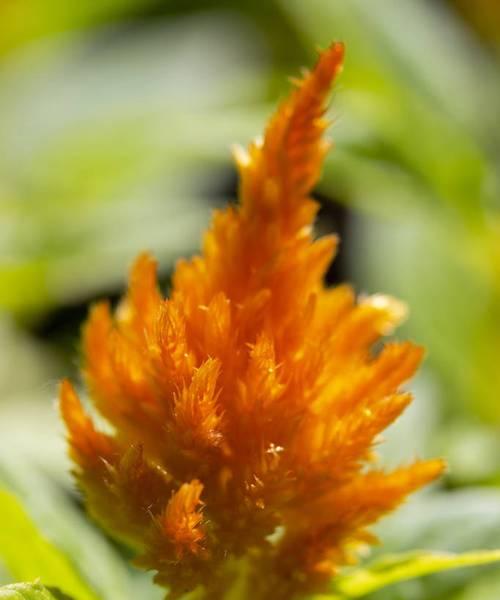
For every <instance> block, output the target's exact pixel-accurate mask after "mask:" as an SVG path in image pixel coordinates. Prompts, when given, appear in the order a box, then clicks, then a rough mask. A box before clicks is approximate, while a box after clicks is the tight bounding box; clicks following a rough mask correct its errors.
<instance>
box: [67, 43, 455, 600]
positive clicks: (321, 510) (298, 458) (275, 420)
mask: <svg viewBox="0 0 500 600" xmlns="http://www.w3.org/2000/svg"><path fill="white" fill-rule="evenodd" d="M342 57H343V47H342V45H341V44H333V45H332V46H331V47H330V48H328V49H327V50H326V51H325V52H323V53H322V54H321V55H320V57H319V60H318V62H317V64H316V66H315V68H314V69H313V71H312V72H311V73H308V74H306V75H305V76H304V78H303V79H302V80H301V81H298V82H296V88H295V89H294V91H293V92H292V94H291V96H290V97H289V98H288V99H287V100H286V101H285V102H284V103H283V104H282V105H281V107H280V108H279V110H278V111H277V113H276V114H275V116H274V117H273V118H272V119H271V121H270V123H269V125H268V127H267V130H266V132H265V135H264V138H263V140H261V141H257V142H254V143H252V144H251V145H250V147H249V148H248V150H247V151H244V150H241V149H238V150H237V151H236V153H235V154H236V161H237V164H238V168H239V172H240V177H241V184H240V202H239V205H238V206H230V207H228V208H226V210H223V211H218V212H216V213H215V215H214V217H213V221H212V224H211V227H210V229H209V230H208V232H207V233H206V234H205V237H204V242H203V252H202V254H201V256H197V257H195V258H193V259H192V260H190V261H184V260H183V261H180V262H179V263H178V265H177V268H176V271H175V274H174V276H173V285H172V293H171V297H170V298H169V299H165V298H163V296H162V295H161V293H160V291H159V289H158V286H157V280H156V263H155V261H154V260H153V259H152V258H151V257H150V256H149V255H147V254H143V255H141V256H140V257H139V258H138V259H137V261H136V262H135V265H134V266H133V268H132V272H131V276H130V285H129V290H128V293H127V295H126V297H125V299H124V300H123V301H122V303H121V304H120V305H119V307H118V309H117V311H116V312H115V314H114V315H112V314H111V311H110V308H109V305H108V304H107V303H100V304H97V305H96V306H94V307H93V309H92V312H91V315H90V318H89V320H88V322H87V324H86V325H85V329H84V340H83V352H84V359H85V363H84V376H85V380H86V383H87V386H88V389H89V392H90V396H91V398H92V400H93V402H94V404H95V407H96V409H97V410H98V411H99V412H100V413H101V415H102V416H103V417H104V418H105V419H106V420H107V421H108V422H109V423H110V424H111V425H112V431H113V432H112V433H104V432H102V431H99V430H98V429H97V428H96V427H95V425H94V423H93V421H92V419H91V418H90V417H89V416H88V415H87V414H86V413H85V412H84V410H83V408H82V405H81V403H80V401H79V400H78V398H77V396H76V394H75V392H74V390H73V388H72V387H71V385H70V383H68V382H67V381H65V382H63V384H62V386H61V410H62V415H63V417H64V420H65V422H66V426H67V428H68V437H69V444H70V449H71V456H72V459H73V461H74V462H75V464H76V469H75V474H76V478H77V480H78V483H79V486H80V487H81V489H82V490H83V493H84V494H85V499H86V503H87V506H88V510H89V511H90V513H91V515H92V516H93V517H94V518H95V519H96V520H97V521H98V522H99V523H101V524H102V526H103V527H104V528H106V529H107V530H109V531H110V532H111V533H113V534H114V535H116V536H117V537H118V538H120V539H122V540H125V541H127V542H129V543H131V544H132V545H133V546H134V547H135V548H136V549H137V553H138V559H137V564H139V565H141V566H142V567H144V568H147V569H153V570H155V571H156V572H157V575H156V581H157V582H158V583H160V584H162V585H165V586H168V587H169V588H170V590H171V593H172V595H173V596H174V597H175V596H179V595H181V594H182V593H183V592H185V591H188V590H191V589H193V588H195V587H196V586H203V589H204V590H205V595H206V596H205V597H209V598H222V597H223V595H224V590H227V589H228V587H229V586H230V585H231V584H232V583H233V582H234V579H235V577H236V575H235V573H238V572H239V573H244V574H245V578H246V582H247V585H250V586H251V587H249V588H248V589H250V590H251V594H250V595H251V597H252V598H254V599H267V598H273V600H279V599H289V598H293V597H296V596H300V594H302V593H307V592H310V591H316V590H319V591H321V590H322V589H323V587H324V585H325V582H327V581H328V579H329V578H330V577H331V576H332V574H334V573H335V571H336V569H337V567H338V566H339V565H342V564H345V563H348V562H350V561H352V560H353V558H354V556H355V551H356V548H357V547H358V546H359V545H361V544H366V543H373V542H374V541H375V539H374V536H373V535H372V534H371V533H369V531H368V530H367V526H369V525H370V524H372V523H374V522H375V521H377V520H378V519H379V517H381V516H382V515H384V514H385V513H387V512H389V511H391V510H393V509H394V508H395V507H396V506H397V505H398V504H399V503H400V502H401V501H402V500H403V499H404V498H405V497H406V496H407V495H408V494H409V493H410V492H412V491H414V490H416V489H417V488H419V487H421V486H422V485H424V484H426V483H428V482H430V481H431V480H433V479H434V478H435V477H437V476H438V475H439V474H440V473H441V471H442V469H443V464H442V462H441V461H439V460H431V461H418V462H415V463H413V464H411V465H409V466H403V467H401V468H399V469H396V470H395V471H392V472H385V471H383V470H381V469H379V468H378V467H377V466H376V465H375V462H374V453H373V445H374V442H375V440H376V438H377V436H378V434H379V433H380V432H381V431H382V430H383V429H385V428H386V427H387V426H388V425H389V424H390V423H392V422H393V421H394V420H395V419H396V418H397V417H398V416H399V415H400V414H401V412H402V411H403V410H404V409H405V407H406V406H407V405H408V403H409V402H410V399H411V398H410V395H409V394H408V393H405V392H401V391H400V386H401V384H402V383H403V382H405V381H406V380H407V379H408V378H409V377H410V376H411V375H412V374H413V373H414V371H415V369H416V368H417V366H418V364H419V362H420V360H421V357H422V350H421V349H420V348H419V347H417V346H415V345H413V344H412V343H409V342H403V343H399V342H391V343H387V344H386V345H385V346H384V347H383V349H382V350H380V351H379V352H378V353H374V352H373V348H372V347H373V344H374V342H376V341H377V340H378V339H379V338H380V337H381V336H384V335H386V334H388V333H390V332H391V331H392V329H393V328H394V326H395V325H397V324H398V322H399V321H400V320H401V318H402V317H403V316H404V307H403V306H402V305H401V304H400V303H398V302H397V301H395V300H393V299H391V298H389V297H385V296H381V295H375V296H372V297H366V298H363V299H361V300H359V301H356V299H355V296H354V293H353V291H352V289H351V288H350V287H349V286H346V285H343V286H339V287H335V288H333V289H327V288H326V287H325V285H324V283H323V277H324V274H325V271H326V269H327V267H328V265H329V263H330V262H331V260H332V258H333V256H334V254H335V249H336V246H337V239H336V238H335V237H333V236H329V237H324V238H321V239H318V240H315V239H314V238H313V232H312V227H311V225H312V222H313V220H314V217H315V215H316V212H317V209H318V206H317V204H316V202H314V200H312V199H311V197H310V193H311V190H312V188H313V186H314V185H315V184H316V182H317V180H318V176H319V173H320V165H321V162H322V159H323V157H324V155H325V153H326V152H327V149H328V143H327V142H326V141H325V140H324V138H323V133H324V130H325V128H326V127H327V125H328V123H327V121H326V120H325V118H324V110H325V102H326V98H327V95H328V92H329V89H330V86H331V83H332V81H333V79H334V78H335V76H336V75H337V73H338V72H339V71H340V69H341V65H342Z"/></svg>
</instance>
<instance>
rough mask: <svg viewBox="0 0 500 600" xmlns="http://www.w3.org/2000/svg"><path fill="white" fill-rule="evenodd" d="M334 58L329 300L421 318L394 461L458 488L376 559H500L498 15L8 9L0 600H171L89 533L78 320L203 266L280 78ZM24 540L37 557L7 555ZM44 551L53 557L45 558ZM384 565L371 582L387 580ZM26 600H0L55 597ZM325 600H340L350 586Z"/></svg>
mask: <svg viewBox="0 0 500 600" xmlns="http://www.w3.org/2000/svg"><path fill="white" fill-rule="evenodd" d="M332 39H340V40H343V41H345V42H346V45H347V58H346V64H345V69H344V74H343V75H342V78H341V80H340V83H339V85H338V87H337V90H336V92H335V96H334V102H333V108H332V114H333V117H334V118H335V125H334V128H333V130H332V136H333V138H334V140H335V146H336V149H335V151H334V152H333V153H331V155H330V157H329V159H328V163H327V166H326V169H325V173H324V177H323V179H322V182H321V184H320V186H319V189H318V198H319V199H320V200H321V203H322V206H323V209H322V212H321V215H320V220H319V223H318V229H319V230H320V231H324V230H327V229H328V230H332V229H336V230H338V231H339V232H340V234H341V236H342V239H343V245H342V250H341V254H340V256H339V259H338V263H337V265H336V266H335V267H334V269H333V270H332V273H331V279H332V281H333V282H337V281H340V280H348V281H352V282H353V283H354V284H355V285H356V287H357V289H358V290H359V291H360V292H365V291H366V292H376V291H382V292H386V293H392V294H394V295H396V296H398V297H400V298H402V299H404V300H405V301H406V302H407V303H408V304H409V306H410V309H411V317H410V319H409V321H408V323H407V324H406V325H405V327H404V329H403V331H401V332H400V333H399V334H398V335H399V336H409V337H411V338H412V339H414V340H416V341H418V342H419V343H421V344H423V345H425V346H426V347H427V361H426V364H425V367H424V369H423V370H422V373H421V375H420V376H419V377H418V378H417V380H416V381H415V382H414V384H413V387H414V391H415V393H416V400H415V402H414V405H413V406H412V407H411V409H410V410H409V411H408V414H407V415H405V416H404V417H403V418H402V419H401V420H400V422H398V423H397V424H396V426H395V427H393V428H392V430H390V431H389V432H388V435H387V442H386V444H385V445H383V446H381V449H380V450H381V453H382V455H383V459H384V461H385V462H386V464H389V465H394V464H396V463H398V462H401V461H405V460H409V459H410V458H412V457H413V456H414V455H415V454H418V455H422V456H431V455H436V454H437V455H442V456H445V457H446V458H447V459H448V461H449V465H450V468H449V473H448V475H447V476H446V478H445V480H444V482H442V483H441V484H440V485H439V486H436V488H435V489H433V490H430V491H427V492H426V493H423V494H421V495H420V496H419V497H417V498H416V499H415V500H413V501H411V502H410V503H409V504H408V505H406V506H405V507H404V508H403V509H402V510H401V511H399V512H398V513H397V514H395V515H394V516H393V517H391V518H389V519H387V520H386V521H385V522H384V523H383V524H382V525H381V526H380V528H379V532H378V533H379V534H380V536H381V537H382V539H383V541H384V545H383V547H382V548H381V549H379V550H377V551H375V553H374V557H373V558H374V559H377V556H379V555H380V556H381V555H383V554H386V553H390V554H397V553H406V552H408V551H410V550H413V549H416V548H418V549H423V550H440V551H448V552H454V553H457V552H470V551H473V550H476V549H478V548H482V549H494V548H500V487H499V486H500V435H499V432H500V369H498V362H499V358H500V335H499V334H500V190H499V174H500V173H499V172H500V128H499V127H498V123H499V122H500V69H499V66H500V65H499V62H500V9H499V8H498V4H497V2H496V0H481V1H478V2H470V3H467V2H463V1H461V0H455V1H451V0H450V1H448V2H445V1H444V0H443V1H441V2H437V1H432V0H373V1H368V0H307V2H305V1H304V0H271V1H269V0H266V1H265V0H254V1H250V0H242V1H240V2H237V3H234V2H229V1H224V0H206V1H203V0H177V1H168V0H164V1H159V0H155V1H153V0H101V1H100V2H93V1H91V0H83V1H81V2H72V3H68V2H66V1H65V0H9V1H5V2H1V3H0V392H1V393H0V483H1V484H2V487H4V488H5V489H7V490H9V493H14V494H15V497H16V498H17V500H16V499H15V498H13V497H11V496H8V495H7V496H5V497H4V496H3V495H2V496H0V500H1V502H2V510H0V541H1V542H2V543H1V544H0V545H1V546H2V548H3V550H2V551H0V583H6V584H7V583H11V582H13V581H20V580H23V579H27V580H31V579H35V578H36V576H37V575H36V572H37V569H40V567H39V566H38V567H37V565H40V564H41V563H40V561H42V563H43V564H48V565H49V567H48V568H49V572H51V573H52V570H54V569H55V571H54V573H56V574H58V575H56V576H54V580H52V579H50V577H49V579H47V580H44V581H43V583H45V584H47V585H49V586H53V585H60V586H61V589H63V591H64V592H66V593H70V594H72V595H74V596H75V598H82V600H83V599H84V598H87V599H90V598H97V597H99V598H103V599H105V600H114V599H116V600H126V599H128V598H141V599H142V598H144V599H145V600H154V599H155V598H159V597H160V596H161V592H160V591H159V590H157V589H155V588H154V587H153V586H152V585H151V583H150V578H148V577H147V576H145V575H143V574H138V573H136V572H134V571H132V570H131V569H130V568H129V567H128V566H127V562H126V556H125V554H124V550H123V549H121V548H117V547H116V546H114V545H113V544H112V543H111V542H110V541H109V540H108V539H107V538H105V537H104V535H103V534H102V533H101V532H100V531H98V530H97V529H96V528H95V527H94V526H93V525H92V524H91V523H89V522H88V520H87V519H86V517H85V515H84V513H83V511H82V508H81V506H80V503H79V499H78V496H77V494H76V492H75V491H74V488H73V485H72V482H71V479H70V476H69V474H68V471H69V465H68V461H67V460H66V457H65V450H64V441H63V433H62V429H61V427H60V425H59V423H58V419H57V415H56V411H55V410H54V407H53V403H54V396H55V388H56V383H57V380H58V379H59V378H60V377H61V376H63V375H68V374H69V375H75V373H76V367H77V356H78V335H79V327H80V324H81V322H82V320H83V319H84V317H85V312H86V306H87V305H88V303H89V302H90V301H92V300H94V299H95V298H98V297H102V296H108V295H110V296H112V297H114V296H117V295H118V294H120V292H121V290H122V289H123V286H124V281H125V274H126V271H127V267H128V264H129V262H130V260H131V259H132V257H133V256H134V255H135V254H137V253H138V252H139V251H140V250H142V249H145V248H147V249H150V250H151V251H153V252H154V253H155V254H156V255H157V256H158V258H159V260H160V264H161V266H162V276H163V279H164V281H165V284H167V282H168V275H169V272H170V269H171V267H172V265H173V263H174V261H175V259H176V258H177V257H179V256H181V255H185V254H189V253H191V252H193V251H195V250H196V248H197V245H198V243H199V235H200V232H201V231H202V229H203V227H204V226H205V225H206V223H207V220H208V218H209V213H210V210H211V208H213V207H214V206H216V205H219V204H221V203H224V202H227V201H228V200H231V199H232V198H234V195H235V193H236V183H235V172H234V168H233V166H232V164H231V160H230V152H229V148H230V145H231V144H232V143H234V142H239V143H246V142H247V141H248V140H249V139H250V138H251V137H253V136H254V135H255V134H257V133H258V132H260V131H261V129H262V126H263V124H264V123H265V119H266V117H267V116H268V115H269V113H270V111H271V110H272V109H273V107H274V106H275V104H276V101H277V99H279V98H281V97H283V95H284V94H285V93H286V89H287V81H286V78H287V76H288V75H293V74H295V73H297V71H298V69H299V68H300V66H302V65H307V64H311V62H312V61H313V60H314V51H315V48H316V47H317V46H320V47H321V46H325V45H326V44H327V43H328V42H329V41H331V40H332ZM5 493H6V494H8V493H7V492H5ZM2 494H3V492H2ZM6 498H7V499H6ZM16 502H17V503H18V504H19V502H20V503H22V505H23V506H24V508H22V507H21V505H20V504H19V506H17V505H16V506H17V508H15V507H14V505H15V504H16ZM8 507H10V508H9V509H8ZM9 511H10V512H9ZM12 511H14V512H12ZM16 511H17V512H16ZM23 511H26V512H23ZM13 514H16V515H17V516H18V517H19V515H24V516H23V517H22V518H21V517H19V518H21V521H19V523H18V522H17V521H15V519H14V517H13V516H12V515H13ZM9 515H11V516H10V517H9ZM11 519H14V521H11ZM23 519H24V520H23ZM13 522H14V523H17V525H16V527H17V529H16V531H18V532H19V533H20V534H21V532H22V535H24V536H27V538H26V537H25V538H23V539H25V540H26V539H29V535H30V534H29V531H31V533H32V535H33V536H34V538H33V540H36V541H32V545H29V544H28V543H27V542H26V541H24V542H23V544H22V545H21V546H20V547H19V548H17V550H16V548H14V546H12V545H11V542H9V540H10V539H13V538H15V535H14V534H12V535H11V536H10V537H8V531H9V530H8V527H7V525H8V524H9V523H10V525H11V526H12V523H13ZM19 528H21V529H19ZM26 528H27V529H26ZM30 528H31V529H30ZM2 536H4V537H2ZM7 548H10V550H9V552H7V550H6V549H7ZM47 548H51V549H52V550H53V552H54V553H55V554H53V553H52V550H50V552H49V555H50V556H51V558H47V559H45V558H44V559H42V558H40V556H42V555H43V552H44V551H46V550H47ZM44 549H45V550H44ZM16 552H17V557H18V558H17V559H16V558H15V557H16ZM37 552H41V553H42V554H40V555H39V554H37ZM9 556H10V558H9ZM28 556H31V560H32V562H33V560H34V562H33V564H32V566H30V564H31V563H30V559H29V558H28ZM33 556H34V557H35V558H34V559H33ZM19 557H21V558H19ZM403 557H407V555H406V554H403ZM44 560H47V561H48V563H44V562H43V561H44ZM384 560H386V561H387V559H384ZM398 560H409V559H408V558H402V559H401V558H400V559H398ZM418 560H420V561H421V560H422V559H421V557H420V558H418ZM418 560H417V562H418ZM24 561H25V562H24ZM410 562H411V561H410ZM472 562H474V561H472ZM476 562H477V560H476ZM479 562H480V561H479ZM380 564H381V563H380V562H379V563H376V564H375V567H374V569H375V571H374V572H377V573H380V569H382V570H383V571H384V570H385V569H387V568H388V567H387V562H386V563H382V564H383V565H385V566H383V567H380ZM405 564H406V563H405ZM411 564H413V565H414V564H415V562H411ZM419 564H421V563H419ZM16 565H17V566H16ZM23 565H24V566H23ZM377 565H378V566H377ZM398 565H399V566H398V568H400V564H399V563H398ZM21 567H22V568H21ZM393 567H394V564H393V563H390V566H389V568H391V569H392V568H393ZM377 569H378V571H377ZM46 572H47V571H44V573H46ZM426 572H429V573H430V572H432V569H431V570H430V571H426ZM347 576H348V574H347V575H346V577H347ZM356 576H357V577H358V580H359V577H363V575H362V573H361V572H358V573H357V575H356ZM58 578H60V581H56V579H58ZM365 580H366V578H365ZM351 581H355V580H351ZM79 586H80V587H79ZM39 587H40V586H39ZM19 589H21V588H19ZM19 589H14V591H12V589H10V591H5V592H1V593H0V598H3V597H5V598H11V597H12V598H17V597H20V598H21V597H22V598H24V597H26V598H33V599H35V598H37V599H38V598H43V599H45V598H47V599H48V598H49V597H50V594H51V593H52V592H50V591H47V590H45V591H43V590H42V591H39V590H37V589H35V590H34V591H33V590H31V591H29V592H26V590H24V591H23V589H24V588H23V589H21V591H19ZM360 589H363V588H360ZM374 589H375V588H373V590H374ZM2 593H3V594H4V596H2V595H1V594H2ZM25 593H26V594H33V595H32V596H31V595H22V594H25ZM53 593H54V594H56V595H54V597H59V596H57V594H58V593H59V592H57V590H56V591H55V592H53ZM9 594H10V596H9ZM15 594H17V596H16V595H15ZM332 594H341V595H342V594H347V597H349V596H348V594H349V583H348V584H347V587H346V586H345V585H344V588H342V580H341V581H340V583H339V586H338V588H337V589H336V590H332ZM362 595H363V597H366V598H368V597H369V598H371V599H372V600H375V599H377V600H378V599H382V598H383V600H398V599H403V598H404V599H405V600H445V599H446V600H447V599H450V600H497V599H498V598H499V597H500V573H499V569H498V566H497V567H495V566H490V567H474V568H471V569H467V570H457V571H453V572H450V573H446V574H440V575H432V576H427V577H425V578H422V579H416V580H412V581H410V582H407V583H400V584H397V585H392V586H390V587H388V588H387V589H384V590H383V591H382V592H376V591H373V592H372V591H371V588H368V589H365V591H364V592H363V594H362ZM61 597H62V596H61ZM352 597H355V596H352ZM358 597H360V596H359V594H358Z"/></svg>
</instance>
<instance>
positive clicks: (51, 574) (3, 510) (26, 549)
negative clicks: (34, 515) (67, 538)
mask: <svg viewBox="0 0 500 600" xmlns="http://www.w3.org/2000/svg"><path fill="white" fill-rule="evenodd" d="M0 515H1V517H0V561H2V562H3V563H4V564H5V566H6V568H7V570H8V571H9V572H10V574H11V575H12V576H13V577H14V578H15V579H20V580H33V579H40V580H41V581H42V582H43V583H44V584H45V585H49V586H51V585H53V586H57V587H59V588H61V589H62V590H64V592H65V593H68V594H71V595H72V596H74V597H75V598H76V599H77V600H97V596H96V595H95V594H94V592H93V591H92V590H91V589H90V588H89V587H88V586H87V584H86V583H85V582H84V581H83V580H82V578H81V577H80V576H79V575H78V573H77V571H76V569H75V568H74V567H73V566H72V564H71V563H70V561H69V560H68V559H67V558H66V556H65V555H64V554H63V553H62V552H60V551H59V550H58V549H57V548H55V547H54V546H53V545H52V544H51V543H50V542H49V541H48V540H46V539H45V538H44V537H43V536H42V535H41V534H40V532H39V531H38V529H37V528H36V526H35V525H34V524H33V522H32V521H31V519H30V518H29V516H28V515H27V514H26V512H25V511H24V509H23V508H22V506H21V505H20V503H19V501H18V500H17V498H16V497H15V496H13V495H12V494H10V493H8V492H6V491H0ZM39 587H40V589H41V590H42V592H43V588H41V586H39ZM11 589H12V588H11ZM14 592H15V593H16V590H14ZM42 592H41V593H42ZM45 593H48V592H45ZM6 597H7V598H9V597H12V598H24V597H26V598H31V597H32V596H26V595H24V596H23V595H22V592H19V593H18V595H17V596H15V595H11V596H6ZM50 597H51V596H43V595H39V596H33V598H50ZM0 598H2V599H3V598H4V596H1V595H0Z"/></svg>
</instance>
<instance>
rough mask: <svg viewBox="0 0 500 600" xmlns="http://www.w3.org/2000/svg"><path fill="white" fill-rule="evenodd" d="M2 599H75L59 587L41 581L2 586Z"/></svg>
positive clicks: (0, 592) (0, 593)
mask: <svg viewBox="0 0 500 600" xmlns="http://www.w3.org/2000/svg"><path fill="white" fill-rule="evenodd" d="M0 600H73V599H72V598H71V597H70V596H68V595H67V594H64V593H63V592H61V591H60V590H58V589H57V588H50V589H48V588H46V587H44V586H43V585H41V584H39V583H14V584H12V585H6V586H5V587H2V588H0Z"/></svg>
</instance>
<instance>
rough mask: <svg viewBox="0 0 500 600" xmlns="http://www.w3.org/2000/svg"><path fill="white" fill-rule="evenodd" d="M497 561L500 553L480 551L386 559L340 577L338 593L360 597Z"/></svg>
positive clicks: (429, 553)
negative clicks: (420, 578)
mask: <svg viewBox="0 0 500 600" xmlns="http://www.w3.org/2000/svg"><path fill="white" fill-rule="evenodd" d="M494 562H500V550H478V551H475V552H466V553H464V554H451V553H439V552H428V551H414V552H409V553H407V554H403V555H393V556H385V557H383V558H380V559H378V560H377V561H375V562H373V563H372V564H371V565H368V566H367V567H366V568H362V569H353V570H352V571H350V572H349V573H346V574H344V575H341V576H339V577H337V578H336V579H335V581H334V591H335V592H338V593H340V594H341V596H344V597H346V598H360V597H362V596H365V595H366V594H368V593H370V592H373V591H375V590H378V589H381V588H384V587H386V586H388V585H391V584H393V583H396V582H398V581H404V580H407V579H413V578H416V577H422V576H424V575H429V574H431V573H439V572H442V571H448V570H451V569H460V568H463V567H472V566H479V565H487V564H491V563H494Z"/></svg>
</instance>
